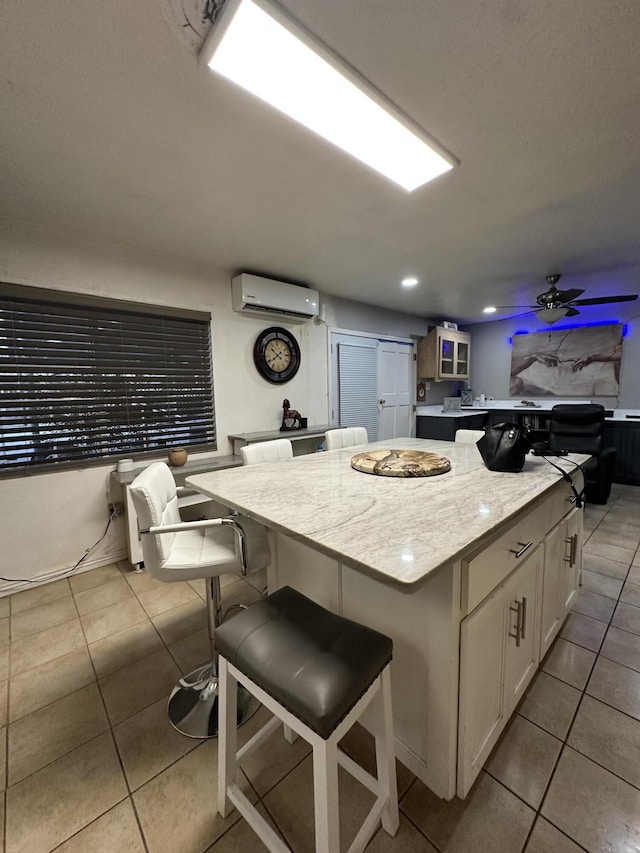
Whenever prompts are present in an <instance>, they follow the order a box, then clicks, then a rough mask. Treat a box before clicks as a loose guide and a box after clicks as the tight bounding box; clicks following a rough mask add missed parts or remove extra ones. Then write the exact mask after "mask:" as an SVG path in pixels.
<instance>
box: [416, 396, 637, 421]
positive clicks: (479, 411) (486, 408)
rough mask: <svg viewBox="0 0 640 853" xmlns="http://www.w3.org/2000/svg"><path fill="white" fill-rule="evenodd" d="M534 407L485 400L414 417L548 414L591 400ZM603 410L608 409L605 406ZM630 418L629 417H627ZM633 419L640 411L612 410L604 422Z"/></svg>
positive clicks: (424, 409) (421, 408) (419, 409)
mask: <svg viewBox="0 0 640 853" xmlns="http://www.w3.org/2000/svg"><path fill="white" fill-rule="evenodd" d="M532 402H533V403H535V404H536V405H535V406H523V405H522V403H521V401H520V400H519V399H515V398H514V399H513V400H485V402H484V404H483V405H482V406H463V407H462V408H461V409H460V411H459V412H443V411H442V404H440V405H436V406H425V405H418V406H416V415H417V416H418V417H425V416H428V417H441V418H451V417H468V416H469V415H486V414H487V413H488V412H490V411H496V410H498V411H518V412H525V413H526V412H531V413H532V414H535V413H536V412H550V411H551V409H552V408H553V407H554V406H558V405H576V404H583V403H590V402H591V400H575V399H573V400H560V399H558V400H532ZM605 409H610V407H609V406H605ZM628 416H630V417H628ZM635 418H638V419H640V409H613V415H611V416H610V417H608V418H605V420H608V421H629V420H633V419H635Z"/></svg>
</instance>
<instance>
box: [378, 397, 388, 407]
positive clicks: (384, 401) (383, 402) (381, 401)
mask: <svg viewBox="0 0 640 853" xmlns="http://www.w3.org/2000/svg"><path fill="white" fill-rule="evenodd" d="M378 402H379V403H380V405H381V406H384V404H385V403H386V402H387V401H386V400H383V399H380V400H378Z"/></svg>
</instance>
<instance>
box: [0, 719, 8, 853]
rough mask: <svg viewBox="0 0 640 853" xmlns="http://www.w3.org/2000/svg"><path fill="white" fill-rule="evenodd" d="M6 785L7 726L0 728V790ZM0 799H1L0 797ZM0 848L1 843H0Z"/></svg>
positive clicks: (0, 836)
mask: <svg viewBox="0 0 640 853" xmlns="http://www.w3.org/2000/svg"><path fill="white" fill-rule="evenodd" d="M6 787H7V728H6V726H3V727H2V728H0V791H4V789H5V788H6ZM0 799H3V798H2V797H0ZM0 838H2V835H0ZM0 848H1V845H0Z"/></svg>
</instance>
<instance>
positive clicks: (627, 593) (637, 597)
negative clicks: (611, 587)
mask: <svg viewBox="0 0 640 853" xmlns="http://www.w3.org/2000/svg"><path fill="white" fill-rule="evenodd" d="M620 601H624V603H625V604H633V606H634V607H640V584H639V583H631V582H630V581H627V582H626V584H625V585H624V588H623V590H622V594H621V596H620Z"/></svg>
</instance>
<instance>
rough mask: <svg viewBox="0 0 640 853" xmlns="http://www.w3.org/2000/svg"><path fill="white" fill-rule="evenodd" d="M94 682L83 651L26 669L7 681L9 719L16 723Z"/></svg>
mask: <svg viewBox="0 0 640 853" xmlns="http://www.w3.org/2000/svg"><path fill="white" fill-rule="evenodd" d="M92 681H95V673H94V671H93V667H92V666H91V658H90V657H89V652H88V651H87V649H86V648H82V649H76V651H75V652H70V653H69V654H68V655H64V656H63V657H61V658H56V659H55V660H53V661H49V662H48V663H45V664H41V665H40V666H37V667H34V668H33V669H30V670H29V671H28V672H26V673H24V674H22V675H18V676H16V677H15V678H12V679H11V699H10V703H9V717H10V719H11V720H17V719H18V718H20V717H24V716H25V715H26V714H30V713H32V711H37V710H38V708H43V707H44V706H45V705H49V704H50V703H51V702H55V701H56V700H58V699H61V698H62V697H63V696H67V695H68V694H69V693H74V692H75V691H76V690H79V689H80V688H81V687H85V686H86V685H87V684H91V682H92Z"/></svg>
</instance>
